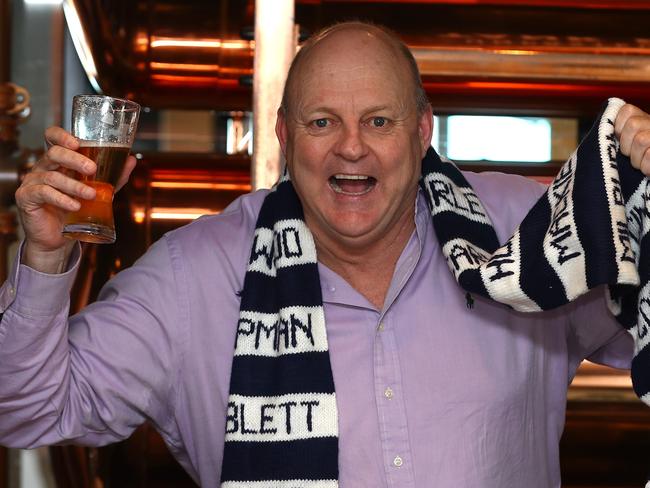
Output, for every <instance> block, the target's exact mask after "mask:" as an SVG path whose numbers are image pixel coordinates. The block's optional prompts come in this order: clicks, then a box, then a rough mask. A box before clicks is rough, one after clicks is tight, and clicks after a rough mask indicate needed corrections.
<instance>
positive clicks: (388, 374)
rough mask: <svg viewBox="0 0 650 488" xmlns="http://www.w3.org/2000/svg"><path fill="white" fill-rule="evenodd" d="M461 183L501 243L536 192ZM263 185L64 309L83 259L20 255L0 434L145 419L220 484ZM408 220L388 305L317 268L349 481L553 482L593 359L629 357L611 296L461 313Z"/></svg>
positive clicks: (200, 476) (428, 238) (421, 216)
mask: <svg viewBox="0 0 650 488" xmlns="http://www.w3.org/2000/svg"><path fill="white" fill-rule="evenodd" d="M468 179H469V180H470V183H471V184H472V185H473V186H474V188H475V191H476V192H477V194H478V195H479V197H480V198H481V200H482V201H483V203H484V205H485V207H486V209H487V211H488V213H489V214H490V216H491V217H492V218H493V220H494V222H495V226H496V230H497V233H498V235H499V237H500V238H501V240H504V239H505V238H507V237H509V235H510V233H511V232H512V231H513V229H514V228H515V226H516V225H517V224H518V223H519V222H520V220H521V219H522V218H523V215H524V214H525V212H526V211H527V209H528V208H530V207H531V205H532V203H533V201H534V200H535V199H536V198H537V197H538V196H539V195H540V194H541V192H542V191H543V189H542V188H541V187H539V186H538V185H537V184H535V183H533V182H530V181H528V180H526V179H523V178H519V177H512V176H506V175H498V174H491V175H486V174H483V175H472V174H470V175H468ZM265 194H266V193H265V192H263V191H262V192H257V193H254V194H251V195H248V196H245V197H243V198H240V199H238V200H237V201H236V202H234V203H233V204H232V205H231V206H230V207H229V208H228V209H227V210H225V211H224V212H223V213H222V214H221V215H219V216H212V217H206V218H202V219H199V220H197V221H195V222H194V223H192V224H190V225H188V226H186V227H184V228H182V229H179V230H176V231H174V232H171V233H170V234H168V235H166V236H165V237H164V238H163V239H161V240H160V241H159V242H158V243H156V244H155V245H154V246H152V248H151V249H150V250H149V251H148V252H147V253H146V254H145V255H144V256H143V257H142V258H141V259H140V260H139V261H138V262H137V264H135V265H134V266H133V267H131V268H130V269H127V270H125V271H123V272H121V273H120V274H119V275H117V277H116V278H114V279H113V280H111V281H110V282H109V283H108V284H107V285H106V286H105V288H104V290H103V292H102V295H101V299H100V300H99V301H98V302H96V303H93V304H92V305H90V306H88V307H86V309H85V310H84V311H82V312H81V313H80V314H78V315H76V316H74V317H71V318H70V319H69V320H68V318H67V314H68V294H69V290H70V287H71V284H72V281H73V278H74V274H75V270H76V266H77V264H73V265H72V267H71V269H70V271H68V272H66V273H63V274H60V275H46V274H42V273H39V272H36V271H34V270H33V269H30V268H28V267H26V266H24V265H16V266H15V268H14V270H13V272H12V273H11V275H10V278H9V279H8V280H7V282H6V283H5V284H4V285H3V286H2V289H1V290H0V308H1V309H2V311H4V316H3V318H2V323H1V325H0V442H2V443H3V444H6V445H10V446H20V447H29V446H37V445H41V444H49V443H55V442H62V441H76V442H79V443H86V444H106V443H109V442H113V441H117V440H119V439H123V438H125V437H127V436H129V434H130V433H131V432H132V431H133V429H135V428H136V427H137V426H138V425H139V424H140V423H142V422H143V421H145V420H149V421H151V422H152V423H153V424H154V425H155V426H156V427H157V429H158V430H159V431H160V433H161V434H162V436H163V438H164V439H165V441H166V442H167V444H168V445H169V447H170V449H171V451H172V453H173V454H174V456H175V457H176V458H177V459H178V461H179V462H180V463H181V464H182V465H183V466H184V467H185V468H186V469H187V471H188V472H189V473H190V474H191V475H192V476H193V477H194V479H196V480H197V481H198V482H199V483H201V484H202V485H203V486H206V487H212V486H218V484H219V475H220V470H221V459H222V453H223V443H224V431H225V418H226V403H227V399H228V385H229V379H230V367H231V360H232V355H233V345H234V343H235V329H236V324H237V318H238V311H239V298H238V296H237V291H238V290H240V289H241V288H242V283H243V278H244V273H245V269H246V263H247V260H248V257H249V253H250V247H251V240H252V235H253V231H254V228H255V221H256V217H257V213H258V210H259V207H260V205H261V203H262V200H263V198H264V196H265ZM414 218H415V222H416V231H415V232H414V233H413V235H412V237H411V239H410V241H409V242H408V244H407V246H406V247H405V249H404V251H403V253H402V255H401V257H400V258H399V261H398V263H397V266H396V268H395V272H394V276H393V280H392V283H391V285H390V289H389V291H388V295H387V297H386V302H385V305H384V308H383V309H382V310H377V309H376V308H375V307H374V306H373V305H372V304H371V303H369V302H368V301H367V300H366V299H365V298H364V297H363V296H362V295H361V294H359V293H358V292H357V291H356V290H354V289H353V288H352V287H351V286H350V285H349V284H348V283H347V282H346V281H345V280H343V279H342V278H341V277H340V276H338V275H336V274H335V273H333V272H332V271H331V270H329V269H328V268H326V267H325V266H323V265H320V266H319V270H320V276H321V287H322V292H323V301H324V309H325V317H326V321H327V336H328V341H329V347H330V357H331V363H332V370H333V375H334V383H335V386H336V395H337V402H338V410H339V431H340V439H339V448H340V451H339V467H340V485H341V486H342V487H344V488H355V487H372V488H378V487H400V488H404V487H433V486H435V487H453V488H462V487H468V488H469V487H471V488H476V487H481V488H490V487H494V488H507V487H513V488H520V487H524V486H525V487H527V488H533V487H540V488H542V487H544V488H548V487H557V486H560V472H559V456H558V443H559V440H560V436H561V433H562V429H563V425H564V414H565V403H566V394H567V387H568V385H569V383H570V381H571V379H572V377H573V375H574V374H575V371H576V368H577V367H578V364H579V363H580V361H581V360H582V359H583V358H585V357H591V358H592V359H594V360H596V361H599V362H605V363H608V364H610V365H613V366H617V367H629V362H630V359H631V355H632V341H631V339H630V338H629V337H628V335H627V333H625V332H623V331H622V330H621V329H620V327H619V326H618V325H617V324H616V323H615V322H614V320H613V319H612V317H611V315H610V314H609V313H608V312H607V310H606V307H605V303H604V299H603V298H602V295H603V293H602V290H600V291H598V290H597V291H596V292H595V293H594V292H592V293H590V294H588V295H586V296H584V297H582V298H580V299H579V300H577V301H576V302H574V303H572V304H570V305H568V306H565V307H563V308H561V309H558V310H555V311H552V312H546V313H537V314H528V315H524V314H521V313H516V312H513V311H511V310H509V309H508V308H506V307H504V306H502V305H499V304H496V303H492V302H489V301H487V300H484V299H482V298H479V297H474V300H475V303H474V307H473V309H468V308H467V306H466V299H465V292H464V291H462V290H461V289H460V288H459V287H458V285H457V284H456V283H455V281H454V278H453V277H452V275H451V272H450V271H449V269H448V268H447V265H446V263H445V261H444V258H443V257H442V255H441V253H440V249H439V246H438V243H437V240H436V238H435V236H434V233H433V229H432V225H431V219H430V217H429V215H428V212H427V209H426V205H425V204H424V201H423V198H422V197H421V196H420V197H418V202H417V204H416V206H415V213H414ZM250 421H251V422H253V423H254V422H256V421H257V420H256V419H254V418H253V419H250ZM265 421H266V423H267V424H268V423H269V422H280V421H282V420H281V419H273V420H269V419H268V418H267V419H266V420H265ZM252 427H254V425H252Z"/></svg>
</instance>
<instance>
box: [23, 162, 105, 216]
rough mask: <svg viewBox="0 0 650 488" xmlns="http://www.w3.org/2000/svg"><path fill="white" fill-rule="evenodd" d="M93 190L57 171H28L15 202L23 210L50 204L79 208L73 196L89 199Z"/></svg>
mask: <svg viewBox="0 0 650 488" xmlns="http://www.w3.org/2000/svg"><path fill="white" fill-rule="evenodd" d="M94 197H95V190H94V189H93V188H92V187H90V186H87V185H84V184H83V183H82V182H80V181H77V180H75V179H73V178H70V177H69V176H66V175H64V174H63V173H61V172H59V171H41V172H35V173H34V172H33V173H29V174H27V175H26V176H25V179H24V180H23V183H22V184H21V185H20V187H19V188H18V190H17V191H16V204H17V205H18V208H20V209H21V210H24V211H29V210H30V209H34V208H38V207H42V206H43V205H46V204H47V205H52V206H54V207H57V208H61V209H63V210H66V211H74V210H78V209H79V206H80V204H79V202H78V201H77V200H75V198H82V199H85V200H91V199H93V198H94Z"/></svg>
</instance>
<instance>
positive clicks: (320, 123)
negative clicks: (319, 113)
mask: <svg viewBox="0 0 650 488" xmlns="http://www.w3.org/2000/svg"><path fill="white" fill-rule="evenodd" d="M311 125H313V126H314V127H315V128H317V129H324V128H326V127H327V126H328V125H329V120H327V119H316V120H314V121H312V123H311Z"/></svg>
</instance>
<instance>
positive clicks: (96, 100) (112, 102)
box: [63, 95, 140, 243]
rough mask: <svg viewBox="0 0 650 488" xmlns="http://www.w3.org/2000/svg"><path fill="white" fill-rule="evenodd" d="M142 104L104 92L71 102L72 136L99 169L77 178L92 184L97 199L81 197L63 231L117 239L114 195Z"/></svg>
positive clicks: (76, 235) (96, 240)
mask: <svg viewBox="0 0 650 488" xmlns="http://www.w3.org/2000/svg"><path fill="white" fill-rule="evenodd" d="M139 114H140V105H138V104H137V103H135V102H132V101H130V100H122V99H119V98H112V97H107V96H103V95H77V96H76V97H74V98H73V101H72V135H74V136H75V137H76V138H77V139H79V143H80V146H79V149H78V152H80V153H81V154H83V155H84V156H86V157H88V158H90V159H92V160H93V161H95V163H96V164H97V172H96V173H95V174H94V175H91V176H86V175H82V174H80V173H77V172H74V177H75V178H76V179H78V180H80V181H82V182H83V183H84V184H86V185H88V186H92V187H93V188H94V189H95V191H96V192H97V195H96V197H95V199H94V200H83V199H80V200H79V202H80V203H81V208H80V209H79V210H77V211H76V212H70V213H68V215H67V216H66V221H65V225H64V227H63V234H64V235H65V236H66V237H70V238H71V239H78V240H81V241H85V242H94V243H111V242H115V223H114V221H113V194H114V193H115V185H116V184H117V181H118V179H119V177H120V175H121V174H122V170H123V169H124V165H125V163H126V158H127V156H128V155H129V151H130V150H131V145H132V144H133V138H134V136H135V130H136V128H137V125H138V116H139Z"/></svg>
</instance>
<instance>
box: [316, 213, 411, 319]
mask: <svg viewBox="0 0 650 488" xmlns="http://www.w3.org/2000/svg"><path fill="white" fill-rule="evenodd" d="M414 229H415V222H414V218H413V215H412V214H411V215H409V216H408V217H407V218H404V219H402V220H401V221H400V222H398V225H396V226H395V228H394V229H392V230H391V231H390V232H388V233H387V234H386V235H384V236H382V237H381V239H378V240H374V241H371V242H369V243H354V242H352V243H351V242H341V240H338V239H332V238H330V237H329V236H324V235H317V234H314V240H315V243H316V252H317V253H318V260H319V261H320V262H321V263H323V264H324V265H325V266H327V267H328V268H330V269H331V270H332V271H334V272H335V273H337V274H339V275H340V276H341V277H342V278H343V279H345V280H346V281H347V282H348V283H349V284H350V285H351V286H352V287H353V288H354V289H356V290H357V291H358V292H359V293H361V294H362V295H363V296H364V297H366V298H367V299H368V301H370V303H372V304H373V305H374V306H375V307H376V308H377V309H378V310H381V309H382V308H383V306H384V301H385V299H386V294H387V293H388V288H389V287H390V283H391V280H392V278H393V272H394V271H395V265H396V264H397V260H398V259H399V257H400V256H401V254H402V251H403V250H404V248H405V247H406V244H407V243H408V241H409V239H410V237H411V234H412V233H413V230H414Z"/></svg>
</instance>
